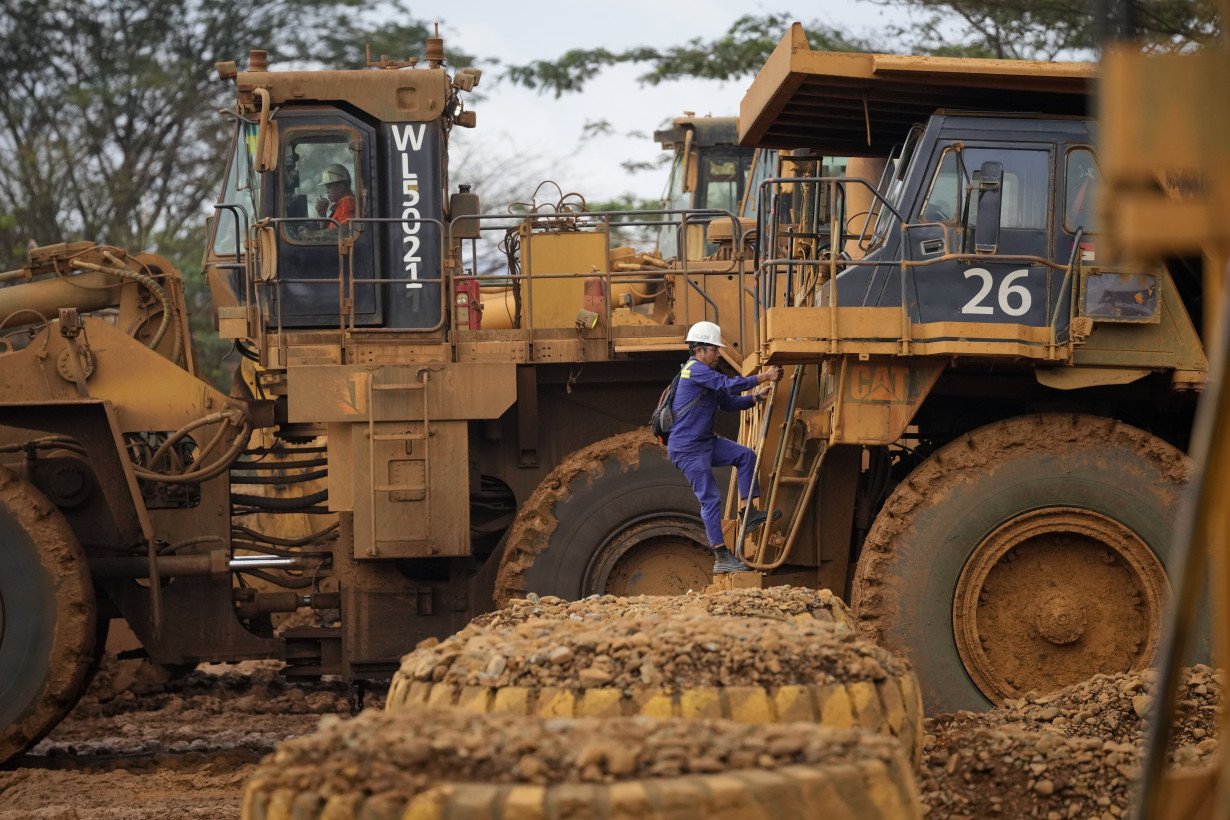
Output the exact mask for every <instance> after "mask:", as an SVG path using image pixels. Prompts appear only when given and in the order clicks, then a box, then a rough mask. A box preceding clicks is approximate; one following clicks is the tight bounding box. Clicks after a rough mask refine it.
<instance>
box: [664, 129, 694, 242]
mask: <svg viewBox="0 0 1230 820" xmlns="http://www.w3.org/2000/svg"><path fill="white" fill-rule="evenodd" d="M686 174H687V171H686V170H685V169H684V167H683V154H682V153H677V154H675V160H674V162H672V163H671V176H670V179H669V180H667V183H666V194H665V195H664V196H663V198H662V207H663V208H669V209H683V208H687V207H688V206H689V205H690V204H691V197H690V196H689V195H688V194H686V193H684V190H683V181H684V177H685V175H686ZM666 220H667V222H668V223H669V222H671V221H675V222H676V223H677V222H678V220H679V217H678V216H670V217H666ZM658 253H659V255H661V257H662V258H663V259H670V258H672V257H676V256H678V255H679V225H678V224H674V225H671V224H666V225H663V226H662V227H661V228H660V229H659V230H658Z"/></svg>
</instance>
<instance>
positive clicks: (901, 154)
mask: <svg viewBox="0 0 1230 820" xmlns="http://www.w3.org/2000/svg"><path fill="white" fill-rule="evenodd" d="M922 135H923V127H922V126H921V125H915V126H914V127H913V128H911V129H910V133H909V136H907V137H906V138H905V142H904V143H902V145H901V148H900V150H898V151H896V152H895V153H893V155H892V156H890V157H889V159H888V162H887V163H886V164H885V166H884V175H883V176H882V177H881V178H880V184H879V185H878V186H877V188H878V189H879V191H880V192H881V194H883V196H884V198H885V199H886V200H888V203H889V204H890V205H892V206H893V207H894V208H896V209H897V210H898V212H900V210H901V196H902V194H903V192H904V190H905V180H906V177H907V175H908V174H909V171H910V165H911V164H912V163H913V161H914V155H915V154H916V153H917V151H916V150H915V149H917V148H918V141H919V140H920V139H922ZM868 219H869V221H870V223H871V224H872V225H873V226H874V227H873V228H872V235H871V237H870V238H869V240H868V244H867V247H866V248H865V250H866V251H868V252H870V251H873V250H875V249H876V248H878V247H880V246H881V245H883V244H884V242H885V240H886V239H887V238H888V229H889V226H890V225H891V224H892V220H894V219H896V217H894V216H893V214H892V212H891V211H889V210H888V209H887V208H885V207H884V203H883V202H881V201H880V200H879V198H876V199H875V200H874V201H873V202H872V205H871V212H870V214H869V216H868Z"/></svg>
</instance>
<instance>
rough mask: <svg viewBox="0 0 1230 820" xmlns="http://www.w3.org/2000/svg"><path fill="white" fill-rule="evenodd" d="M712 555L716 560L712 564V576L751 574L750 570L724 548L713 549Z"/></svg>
mask: <svg viewBox="0 0 1230 820" xmlns="http://www.w3.org/2000/svg"><path fill="white" fill-rule="evenodd" d="M713 554H714V555H715V556H716V557H717V560H715V561H714V562H713V574H714V575H725V574H726V573H728V572H751V571H752V568H751V567H749V566H748V565H747V564H745V563H743V562H742V561H740V560H739V559H738V558H736V557H735V556H734V555H733V554H731V552H730V550H728V549H726V547H715V548H714V550H713Z"/></svg>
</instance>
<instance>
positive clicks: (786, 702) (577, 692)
mask: <svg viewBox="0 0 1230 820" xmlns="http://www.w3.org/2000/svg"><path fill="white" fill-rule="evenodd" d="M646 636H653V637H652V639H651V640H645V638H646ZM599 647H602V649H599ZM676 647H679V648H681V651H677V650H676V649H675V648H676ZM684 647H686V649H682V648H684ZM681 654H684V655H687V656H688V658H687V659H686V660H672V658H678V657H679V656H680V655H681ZM599 670H601V671H599ZM385 709H386V710H388V711H407V712H415V713H418V712H426V713H430V712H436V711H440V710H452V709H460V710H462V711H464V712H468V713H473V714H504V715H515V716H519V717H540V718H548V717H560V718H608V719H615V718H629V717H651V718H662V719H670V718H679V719H684V720H716V719H724V720H731V721H734V722H736V723H745V724H774V723H793V722H801V723H814V724H818V725H820V726H824V727H829V728H835V729H862V730H865V731H869V732H872V733H874V734H879V735H883V736H886V737H891V738H895V739H896V741H897V743H898V744H899V745H900V747H901V749H902V751H903V752H905V754H906V756H907V757H908V758H909V759H910V761H911V762H913V763H917V762H918V761H919V760H920V759H921V756H922V742H923V724H922V721H923V712H922V697H921V693H920V690H919V687H918V680H917V678H916V677H915V675H914V673H913V672H912V671H911V670H910V668H909V667H908V665H906V664H905V663H903V662H901V661H900V660H899V659H897V658H895V657H893V656H892V655H891V654H890V653H888V652H886V651H885V650H883V649H882V648H880V647H878V646H875V645H873V644H871V642H869V641H866V640H864V639H862V638H860V637H858V636H857V635H855V634H854V633H852V632H851V631H850V630H849V629H848V628H847V627H845V626H844V625H838V624H823V623H820V622H817V621H816V620H815V619H813V618H811V616H810V615H804V616H801V617H800V618H797V619H795V620H790V621H785V620H773V619H768V618H736V617H730V616H713V615H703V614H697V615H692V614H686V613H660V614H657V615H648V616H642V617H627V618H624V619H621V620H618V621H597V622H585V621H573V620H560V621H532V622H529V623H524V624H521V625H519V626H517V627H514V628H511V629H499V628H493V629H485V630H484V629H476V628H473V627H471V628H467V629H466V630H464V631H462V632H460V633H458V634H457V635H455V636H453V637H451V638H448V639H446V640H444V641H442V642H440V643H438V644H435V645H431V646H425V647H422V648H420V649H417V650H415V651H414V652H412V653H410V654H409V655H407V656H405V657H404V658H403V659H402V663H401V668H400V669H399V670H398V671H397V673H396V674H395V675H394V676H393V682H392V684H391V686H390V688H389V694H388V697H387V699H386V700H385Z"/></svg>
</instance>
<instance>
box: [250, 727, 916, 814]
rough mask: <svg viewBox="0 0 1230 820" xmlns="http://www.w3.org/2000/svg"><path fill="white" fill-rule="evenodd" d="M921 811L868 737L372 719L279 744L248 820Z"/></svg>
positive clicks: (887, 756) (876, 741)
mask: <svg viewBox="0 0 1230 820" xmlns="http://www.w3.org/2000/svg"><path fill="white" fill-rule="evenodd" d="M919 805H920V804H919V799H918V792H917V787H916V785H915V783H914V780H913V775H912V773H911V771H910V768H909V766H908V764H906V762H905V760H904V759H903V757H902V756H901V753H900V751H899V750H898V749H897V748H896V747H895V745H894V744H893V743H892V742H891V741H890V740H888V739H886V738H881V737H876V736H873V735H868V734H866V733H863V732H856V731H837V730H829V729H825V728H822V727H816V726H808V725H806V724H792V725H778V726H745V725H738V724H732V723H729V722H724V721H722V722H718V721H715V722H711V723H704V724H691V723H683V722H678V721H657V720H651V719H646V718H620V719H614V720H560V719H555V720H550V721H545V720H539V719H534V718H529V719H527V718H525V717H513V716H507V715H475V714H465V713H461V712H458V711H456V710H444V711H438V712H434V713H426V714H424V713H413V712H370V711H369V712H365V713H364V714H362V715H360V716H359V717H357V718H356V719H354V720H351V721H344V722H340V723H335V724H334V725H332V726H329V727H327V728H324V729H322V730H321V731H319V732H317V733H316V734H315V735H310V736H308V737H304V738H298V739H295V740H291V741H288V742H286V743H284V744H282V745H281V746H280V747H279V749H278V750H277V751H276V752H275V753H274V755H273V756H272V758H270V759H267V760H266V762H265V763H264V764H263V765H262V766H261V767H260V768H259V769H257V771H256V772H255V773H254V774H253V776H252V777H251V778H250V779H249V780H248V782H247V784H246V786H245V788H244V798H243V817H244V818H247V820H258V818H259V820H291V818H294V819H295V820H299V818H317V817H329V818H360V817H362V818H384V817H389V818H394V817H397V818H400V817H415V818H450V819H451V820H471V818H473V819H474V820H478V818H483V819H484V820H487V819H488V818H494V817H503V818H526V819H527V820H528V819H529V818H565V817H611V818H642V817H648V818H697V820H700V818H709V817H763V818H768V817H772V818H782V819H783V820H785V819H786V818H799V820H803V818H810V817H820V816H823V817H833V818H851V820H853V819H854V818H899V817H904V818H909V817H918V816H919V810H920V809H919Z"/></svg>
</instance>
